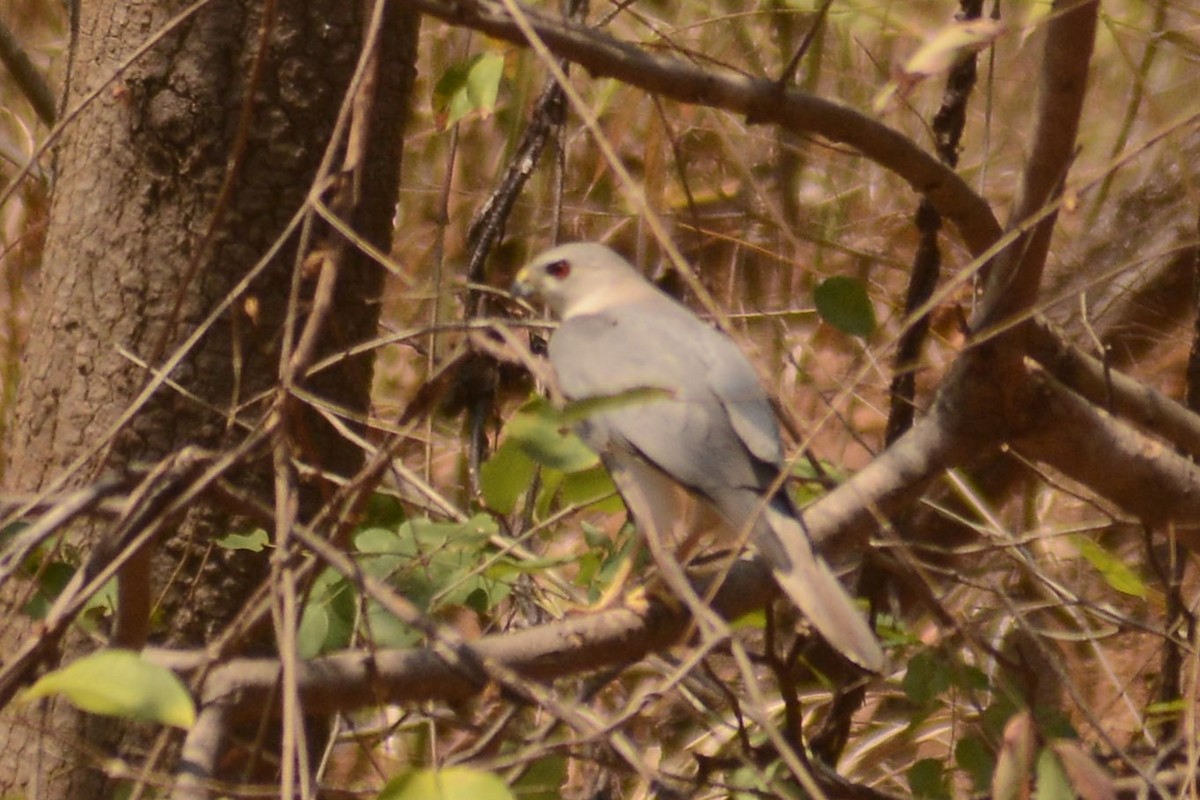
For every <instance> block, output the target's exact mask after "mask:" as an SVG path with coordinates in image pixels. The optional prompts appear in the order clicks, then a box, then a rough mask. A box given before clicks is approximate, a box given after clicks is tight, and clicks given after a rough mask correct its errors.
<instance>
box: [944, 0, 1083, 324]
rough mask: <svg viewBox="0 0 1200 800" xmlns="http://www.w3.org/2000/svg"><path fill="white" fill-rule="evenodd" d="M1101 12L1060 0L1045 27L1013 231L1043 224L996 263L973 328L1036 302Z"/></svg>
mask: <svg viewBox="0 0 1200 800" xmlns="http://www.w3.org/2000/svg"><path fill="white" fill-rule="evenodd" d="M1098 12H1099V3H1098V2H1097V0H1057V2H1055V4H1054V12H1053V14H1052V16H1051V20H1050V22H1049V23H1048V25H1047V28H1046V46H1045V49H1044V54H1043V57H1042V71H1041V81H1040V83H1039V89H1038V104H1037V118H1036V124H1035V129H1034V137H1033V150H1032V152H1031V153H1030V154H1029V160H1028V162H1027V163H1026V164H1025V172H1024V175H1023V176H1022V180H1021V190H1020V194H1019V196H1018V198H1017V202H1016V203H1015V204H1014V206H1013V213H1012V219H1011V220H1010V221H1009V228H1010V229H1015V228H1017V227H1018V226H1020V225H1022V224H1025V223H1026V222H1027V221H1029V220H1033V219H1037V220H1038V221H1037V224H1036V225H1033V226H1032V227H1031V228H1030V229H1028V230H1027V231H1025V232H1024V233H1023V234H1022V235H1021V236H1019V237H1018V238H1017V239H1016V241H1015V242H1014V243H1013V244H1012V245H1010V246H1009V247H1008V248H1006V249H1005V250H1004V252H1003V253H1002V254H1000V256H998V257H997V259H996V261H995V262H994V265H993V267H992V269H991V272H990V274H989V277H988V282H987V286H986V288H985V290H984V298H983V303H982V306H981V309H980V313H979V314H978V315H977V318H976V319H975V320H973V321H972V329H973V330H975V331H980V330H983V329H985V328H987V327H990V326H992V325H996V324H999V323H1001V322H1003V321H1005V320H1008V319H1014V318H1017V317H1019V316H1020V315H1021V314H1023V313H1027V312H1028V311H1029V310H1030V309H1031V308H1033V304H1034V302H1035V301H1036V300H1037V296H1038V290H1039V288H1040V286H1041V281H1042V271H1043V269H1044V267H1045V264H1046V254H1047V253H1048V252H1049V250H1050V237H1051V235H1052V234H1053V232H1054V223H1055V220H1056V219H1057V218H1058V214H1057V210H1051V211H1050V212H1049V213H1045V209H1046V208H1047V207H1048V206H1049V205H1050V204H1051V203H1052V202H1053V200H1054V198H1055V197H1057V196H1058V195H1060V194H1061V193H1062V187H1063V183H1064V181H1065V180H1066V176H1067V171H1068V169H1069V168H1070V166H1071V162H1072V160H1073V159H1074V154H1075V138H1076V134H1077V133H1078V131H1079V117H1080V114H1081V113H1082V111H1083V98H1084V95H1085V93H1086V91H1087V76H1088V67H1089V65H1090V64H1091V58H1092V45H1093V43H1094V42H1095V39H1096V17H1097V14H1098ZM940 210H941V209H939V211H940ZM1039 216H1040V219H1039Z"/></svg>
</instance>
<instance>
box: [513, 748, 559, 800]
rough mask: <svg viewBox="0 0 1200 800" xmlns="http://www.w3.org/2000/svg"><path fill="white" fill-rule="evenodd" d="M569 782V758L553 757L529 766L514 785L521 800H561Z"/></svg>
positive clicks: (541, 759)
mask: <svg viewBox="0 0 1200 800" xmlns="http://www.w3.org/2000/svg"><path fill="white" fill-rule="evenodd" d="M566 780H567V757H566V756H562V755H553V756H548V757H546V758H540V759H538V760H537V761H534V762H533V763H532V764H529V765H528V766H527V767H526V768H525V769H524V770H523V771H522V773H521V777H520V778H518V779H517V781H516V783H515V784H513V789H514V790H515V794H517V795H518V796H520V798H521V800H560V798H561V797H562V788H563V784H564V783H565V782H566Z"/></svg>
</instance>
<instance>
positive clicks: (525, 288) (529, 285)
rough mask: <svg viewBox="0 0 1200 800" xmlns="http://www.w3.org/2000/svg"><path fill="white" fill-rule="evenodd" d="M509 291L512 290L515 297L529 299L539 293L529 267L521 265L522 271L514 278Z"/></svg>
mask: <svg viewBox="0 0 1200 800" xmlns="http://www.w3.org/2000/svg"><path fill="white" fill-rule="evenodd" d="M509 291H510V292H512V294H513V296H514V297H517V298H520V299H521V300H528V299H529V298H531V297H533V296H534V295H536V294H537V293H538V289H537V286H536V285H535V283H534V281H533V275H532V274H531V273H530V270H529V267H521V270H520V272H518V273H517V277H515V278H513V282H512V286H510V287H509Z"/></svg>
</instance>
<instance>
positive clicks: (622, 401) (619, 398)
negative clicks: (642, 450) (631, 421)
mask: <svg viewBox="0 0 1200 800" xmlns="http://www.w3.org/2000/svg"><path fill="white" fill-rule="evenodd" d="M674 396H675V395H674V393H673V392H671V391H669V390H667V389H660V388H658V387H655V386H638V387H636V388H634V389H626V390H625V391H623V392H617V393H616V394H606V395H602V396H599V397H585V398H584V399H582V400H573V401H572V402H570V403H567V404H566V406H564V407H563V410H562V412H561V414H562V419H563V421H564V422H567V423H572V422H581V421H583V420H585V419H587V418H588V417H590V416H592V415H593V414H599V413H600V412H602V411H615V410H617V409H620V408H626V407H628V406H636V405H642V404H644V403H651V402H654V401H655V400H669V399H671V398H672V397H674Z"/></svg>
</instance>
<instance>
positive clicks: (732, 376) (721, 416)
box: [512, 242, 885, 673]
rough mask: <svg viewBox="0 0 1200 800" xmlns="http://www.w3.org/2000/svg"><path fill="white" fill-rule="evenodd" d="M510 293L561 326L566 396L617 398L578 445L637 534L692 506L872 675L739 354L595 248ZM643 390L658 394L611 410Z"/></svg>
mask: <svg viewBox="0 0 1200 800" xmlns="http://www.w3.org/2000/svg"><path fill="white" fill-rule="evenodd" d="M512 292H513V294H514V295H516V296H518V297H523V298H526V297H528V298H535V299H539V300H540V301H541V302H542V303H543V304H544V305H545V306H546V307H547V308H548V309H549V311H550V312H551V314H552V315H553V316H555V317H557V318H558V320H559V324H558V326H557V328H556V329H555V330H554V332H553V333H552V334H551V336H550V341H549V344H548V347H547V349H548V358H549V362H550V366H551V368H552V371H553V374H554V376H555V379H556V383H557V387H558V390H559V391H560V392H561V394H562V395H563V397H564V398H565V399H566V400H568V401H580V400H587V399H592V398H617V400H616V401H615V402H611V403H599V404H597V405H596V410H595V411H594V412H593V413H590V414H588V415H587V416H586V417H585V418H584V419H583V420H582V421H580V422H578V423H577V424H576V433H577V434H578V435H579V436H580V438H581V439H582V440H583V442H584V443H585V444H586V445H587V446H588V447H589V448H591V449H592V450H594V451H596V453H598V454H599V455H600V457H601V459H602V461H603V463H604V465H605V467H606V468H607V469H608V471H609V473H610V474H611V475H612V477H613V482H614V484H615V485H616V487H617V490H618V491H619V492H620V494H621V495H622V497H623V498H624V499H625V501H626V506H627V507H628V508H629V511H630V513H631V515H632V516H633V519H634V522H635V524H636V525H637V527H638V528H639V529H642V531H643V534H645V533H646V528H647V527H652V528H653V529H655V530H657V531H659V532H660V534H661V533H663V532H665V531H666V530H667V529H668V528H670V527H672V526H673V525H674V524H675V523H676V522H677V521H678V520H677V519H674V516H675V515H676V514H677V509H678V500H677V497H678V494H679V491H680V490H682V491H683V492H684V493H686V494H687V495H690V496H691V497H694V498H697V499H699V500H700V501H701V503H702V504H703V505H704V506H707V507H708V508H709V509H711V510H712V511H714V512H715V513H716V515H717V517H718V518H719V519H720V520H721V521H722V522H723V523H724V526H723V527H724V528H725V530H726V534H725V536H726V540H730V537H732V541H734V542H736V541H739V537H740V536H745V535H746V533H748V540H749V542H750V544H751V545H752V546H753V548H754V549H755V550H757V552H758V553H759V554H760V555H761V556H762V557H763V558H764V559H765V561H766V562H767V564H768V565H769V566H770V569H771V573H772V575H773V577H774V579H775V581H776V583H777V584H778V585H779V587H780V588H781V589H782V590H783V592H784V594H786V595H787V596H788V597H789V598H790V599H791V601H792V602H793V603H794V604H795V605H796V607H797V608H798V609H799V610H800V612H801V613H802V614H804V615H805V617H807V618H808V620H809V622H810V623H811V624H812V626H813V627H814V628H815V629H816V631H817V632H818V633H820V634H821V636H823V637H824V638H825V640H826V641H827V642H829V644H830V645H832V646H833V647H834V649H836V650H837V651H839V652H840V653H841V654H842V655H843V656H845V657H846V658H848V659H849V660H850V661H851V662H853V663H855V664H857V665H858V666H859V667H861V668H863V669H865V670H868V671H870V672H874V673H879V672H881V671H882V669H883V667H884V664H885V657H884V654H883V650H882V648H881V646H880V644H879V640H878V639H877V638H876V636H875V634H874V632H873V631H872V630H871V627H870V626H869V625H868V624H867V621H866V619H865V618H864V616H863V614H862V612H861V611H860V610H859V608H858V607H857V606H856V605H855V603H854V601H853V600H852V599H851V598H850V596H849V595H848V594H847V593H846V590H845V589H844V588H843V587H842V585H841V583H840V582H839V581H838V579H837V578H836V577H835V575H834V574H833V571H832V570H831V569H830V567H829V566H828V564H827V563H826V562H825V561H824V560H823V559H822V558H821V557H820V556H819V555H818V554H817V553H816V552H814V550H813V547H812V542H811V541H810V540H809V538H808V535H807V533H806V532H805V529H804V526H803V524H802V522H801V520H800V516H799V514H798V512H797V509H796V507H795V505H794V504H793V501H792V499H791V497H790V496H789V495H788V493H787V491H786V489H785V488H784V487H783V485H782V484H783V481H782V480H781V479H780V474H781V471H782V470H783V469H784V463H785V462H784V456H783V444H782V440H781V439H780V435H779V427H778V420H777V418H776V416H775V412H774V410H773V408H772V407H771V403H770V401H769V399H768V397H767V394H766V391H765V390H764V389H763V386H762V383H761V382H760V381H759V378H758V374H757V372H756V371H755V369H754V367H753V366H752V365H751V364H750V361H749V360H748V359H747V357H746V356H745V354H744V353H743V352H742V351H741V349H739V347H738V346H737V344H736V343H734V341H733V340H732V339H731V338H729V337H728V336H726V335H725V334H724V333H722V332H721V331H719V330H717V329H716V328H715V327H713V326H712V325H710V324H709V323H707V322H705V321H704V320H702V319H701V318H700V317H698V316H697V315H696V314H695V313H693V312H692V311H691V309H689V308H688V307H687V306H685V305H684V304H682V303H680V302H679V301H677V300H675V299H674V298H673V297H671V296H670V295H668V294H666V293H665V292H663V291H662V290H660V289H659V288H658V287H656V286H655V285H654V284H652V283H651V282H650V281H648V280H647V279H646V278H645V277H644V276H643V275H642V274H641V273H640V272H639V271H638V270H637V269H636V268H635V267H634V266H633V265H632V264H630V263H629V262H628V261H626V260H625V259H624V258H623V257H621V256H620V255H619V254H618V253H616V252H615V251H613V250H612V249H610V248H609V247H607V246H605V245H602V244H599V243H595V242H574V243H570V244H563V245H560V246H557V247H554V248H552V249H550V250H547V251H545V252H543V253H541V254H540V255H538V256H536V257H535V258H534V259H533V260H531V261H530V262H529V263H528V264H526V265H525V266H524V267H522V268H521V269H520V270H519V271H518V273H517V275H516V278H515V280H514V282H513V286H512ZM646 389H656V390H660V391H658V392H656V393H654V394H652V395H650V396H646V394H645V392H641V393H640V394H639V395H638V396H637V397H635V398H633V399H630V400H629V401H628V402H622V401H620V399H619V398H620V397H621V395H622V393H631V394H632V393H638V392H639V390H646ZM639 517H642V518H639ZM730 532H732V533H730ZM651 551H652V552H653V551H654V548H653V546H652V547H651ZM655 555H656V557H657V554H655ZM661 567H662V565H661V564H660V568H661Z"/></svg>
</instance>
